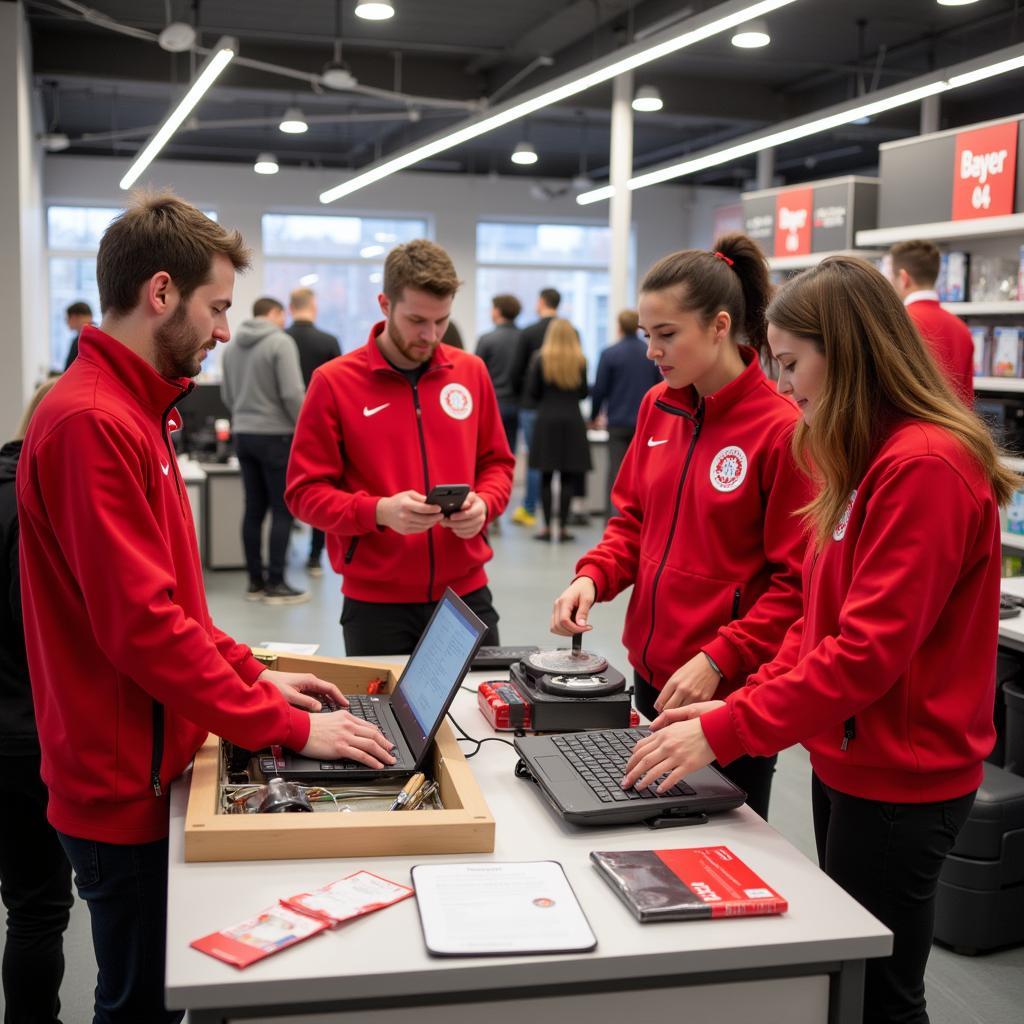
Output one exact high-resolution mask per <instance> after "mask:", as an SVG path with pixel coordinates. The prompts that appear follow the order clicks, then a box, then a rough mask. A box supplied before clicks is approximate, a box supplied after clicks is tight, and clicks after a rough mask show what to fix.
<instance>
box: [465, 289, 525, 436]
mask: <svg viewBox="0 0 1024 1024" xmlns="http://www.w3.org/2000/svg"><path fill="white" fill-rule="evenodd" d="M522 308H523V307H522V305H521V304H520V302H519V300H518V299H517V298H516V297H515V296H514V295H495V296H494V298H493V299H491V323H493V324H494V330H492V331H488V332H487V333H486V334H482V335H481V336H480V340H479V341H478V342H477V343H476V354H477V355H478V356H479V357H480V358H481V359H482V360H483V361H484V366H486V367H487V372H488V374H490V377H491V383H492V384H493V385H494V394H495V395H496V396H497V399H498V411H499V412H500V413H501V425H502V426H503V427H504V428H505V438H506V439H507V440H508V446H509V449H510V450H511V451H512V452H515V448H516V434H517V433H518V432H519V390H520V389H519V388H517V387H516V384H515V381H514V379H513V373H514V371H515V369H516V360H517V359H518V357H519V328H518V327H516V318H517V317H518V316H519V314H520V312H521V311H522Z"/></svg>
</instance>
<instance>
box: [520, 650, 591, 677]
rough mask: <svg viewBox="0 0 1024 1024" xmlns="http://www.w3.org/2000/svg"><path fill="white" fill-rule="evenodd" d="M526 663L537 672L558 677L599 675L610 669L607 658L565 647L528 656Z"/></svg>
mask: <svg viewBox="0 0 1024 1024" xmlns="http://www.w3.org/2000/svg"><path fill="white" fill-rule="evenodd" d="M526 663H527V665H529V666H530V668H532V669H534V670H535V671H537V672H547V673H550V674H551V675H557V676H592V675H598V674H599V673H601V672H603V671H604V670H605V669H606V668H607V667H608V660H607V658H602V657H601V655H599V654H591V653H590V652H589V651H579V652H578V653H576V652H573V651H571V650H568V649H566V648H564V647H563V648H559V649H558V650H554V651H536V652H534V653H533V654H530V655H528V656H527V658H526Z"/></svg>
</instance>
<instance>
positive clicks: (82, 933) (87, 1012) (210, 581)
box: [62, 518, 1024, 1024]
mask: <svg viewBox="0 0 1024 1024" xmlns="http://www.w3.org/2000/svg"><path fill="white" fill-rule="evenodd" d="M530 532H531V531H528V530H524V529H523V528H521V527H516V526H512V525H510V524H508V522H507V518H506V525H505V527H504V532H503V533H502V534H501V535H500V536H498V537H496V538H495V539H494V549H495V558H494V561H493V562H492V563H491V568H490V576H491V587H492V590H493V591H494V596H495V602H496V604H497V607H498V610H499V611H500V613H501V616H502V621H501V632H502V639H503V640H504V641H505V642H506V643H544V642H545V640H544V638H545V636H546V635H547V626H548V617H549V613H550V607H551V601H552V600H553V598H554V597H555V596H556V595H557V593H558V592H559V591H560V590H561V589H562V587H564V586H565V584H566V582H567V581H568V580H569V579H571V577H572V570H573V566H574V564H575V561H576V559H577V558H578V556H579V554H580V553H581V552H582V551H584V550H585V549H586V547H588V546H589V545H590V544H591V543H593V542H594V541H596V540H597V538H598V536H599V533H598V530H597V528H596V526H595V527H592V528H590V529H580V530H578V531H577V533H578V540H577V541H576V542H575V543H573V544H568V545H558V546H552V545H547V544H544V545H542V544H540V543H537V542H536V541H533V540H532V539H530ZM305 545H306V540H305V537H301V538H297V540H296V542H295V543H293V545H292V548H293V550H292V559H291V561H292V563H293V565H294V566H295V568H294V569H293V570H292V571H291V573H290V578H291V582H292V583H293V584H295V585H299V586H304V587H305V586H308V587H309V589H310V591H311V593H312V598H313V599H312V601H311V602H310V603H309V604H305V605H298V606H294V607H290V608H271V607H267V606H265V605H260V604H251V603H247V602H246V601H243V600H242V596H241V595H242V589H243V586H244V576H243V574H242V573H240V572H217V573H208V574H207V588H208V593H209V603H210V609H211V611H212V613H213V618H214V620H215V621H216V622H217V624H218V625H219V626H220V627H221V628H222V629H225V630H226V631H227V632H229V633H231V634H232V635H234V636H236V637H237V638H238V639H239V640H243V641H245V642H247V643H250V644H253V645H255V644H257V643H259V642H261V641H273V640H278V641H281V640H286V641H292V642H315V643H319V644H320V645H321V646H320V650H321V653H323V654H328V655H343V654H344V645H343V643H342V639H341V628H340V627H339V625H338V615H339V613H340V608H341V598H340V596H339V589H338V582H339V581H338V578H337V577H336V576H335V575H333V574H332V573H331V572H330V570H329V569H328V570H327V572H326V574H325V575H324V576H323V577H322V578H321V579H315V580H307V579H306V578H305V573H304V571H303V570H302V568H301V565H302V562H303V560H304V559H303V555H304V554H305V550H306V548H305ZM625 609H626V596H625V595H623V596H621V597H619V598H618V599H617V600H616V601H614V602H612V603H611V604H610V605H607V606H600V607H599V609H598V610H597V611H596V613H594V614H593V615H592V617H591V621H592V623H593V625H594V627H595V628H594V632H593V633H592V634H591V635H590V637H589V638H588V646H589V647H590V648H592V649H593V650H598V651H600V652H601V653H603V654H604V655H605V656H607V657H608V659H609V660H610V661H611V662H612V663H613V664H615V665H617V666H619V667H621V668H622V669H623V670H625V669H626V667H627V665H626V659H625V654H624V651H623V649H622V646H621V643H620V640H619V637H620V635H621V632H622V619H623V615H624V613H625ZM809 780H810V770H809V767H808V763H807V757H806V755H805V754H804V752H803V750H802V749H800V748H796V749H792V750H789V751H786V752H785V753H783V755H782V757H781V758H780V762H779V770H778V773H777V775H776V778H775V786H774V790H773V794H772V813H771V823H772V824H773V825H774V826H775V828H777V829H778V830H779V831H780V832H781V833H782V834H783V835H785V836H786V837H787V838H788V839H789V840H790V841H791V842H792V843H793V844H794V845H795V846H796V847H797V848H798V849H800V850H801V851H802V852H803V853H804V855H805V856H807V857H810V858H812V859H813V858H814V840H813V835H812V831H811V820H810V809H809V791H810V781H809ZM66 952H67V962H68V967H67V976H66V979H65V983H64V988H63V992H62V996H63V1002H64V1008H65V1012H64V1016H63V1020H64V1024H87V1022H88V1021H90V1020H91V1019H92V1018H91V1005H92V987H93V984H94V980H95V969H96V968H95V961H94V960H93V957H92V950H91V946H90V941H89V926H88V914H87V912H86V911H85V909H84V907H83V905H81V904H77V905H76V907H75V910H74V912H73V913H72V919H71V927H70V929H69V932H68V935H67V938H66ZM928 1003H929V1011H930V1015H931V1019H932V1022H933V1024H1013V1022H1019V1021H1021V1019H1022V1013H1021V1009H1020V1007H1021V1006H1022V1005H1024V947H1021V948H1018V949H1015V950H1009V951H1006V952H1000V953H995V954H990V955H988V956H984V957H977V958H967V957H960V956H956V955H955V954H953V953H951V952H949V951H947V950H944V949H941V948H938V947H936V948H935V949H933V951H932V956H931V960H930V962H929V966H928ZM1015 1006H1016V1007H1017V1009H1016V1010H1014V1009H1013V1007H1015Z"/></svg>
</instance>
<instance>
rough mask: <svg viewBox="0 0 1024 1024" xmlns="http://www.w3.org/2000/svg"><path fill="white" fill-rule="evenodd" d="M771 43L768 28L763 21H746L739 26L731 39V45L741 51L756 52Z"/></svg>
mask: <svg viewBox="0 0 1024 1024" xmlns="http://www.w3.org/2000/svg"><path fill="white" fill-rule="evenodd" d="M771 41H772V37H771V36H770V35H769V34H768V26H767V25H766V24H765V23H764V22H763V21H760V20H759V21H748V22H747V23H746V25H741V26H740V27H739V28H738V29H737V30H736V32H735V34H734V35H733V37H732V45H733V46H738V47H739V48H740V49H741V50H756V49H758V48H759V47H761V46H767V45H768V44H769V43H770V42H771Z"/></svg>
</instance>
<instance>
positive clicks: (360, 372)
mask: <svg viewBox="0 0 1024 1024" xmlns="http://www.w3.org/2000/svg"><path fill="white" fill-rule="evenodd" d="M383 329H384V322H383V321H382V322H381V323H379V324H377V325H376V326H375V327H374V328H373V330H372V331H371V332H370V338H369V340H368V341H367V343H366V344H365V345H363V347H362V348H358V349H356V350H355V351H354V352H350V353H348V355H345V356H341V357H340V358H338V359H332V360H331V361H330V362H329V363H325V364H324V365H323V366H321V367H320V368H319V369H317V370H316V371H315V372H314V374H313V379H312V380H311V381H310V384H309V390H308V391H307V392H306V400H305V402H304V403H303V406H302V412H301V413H300V414H299V422H298V423H297V424H296V426H295V437H294V439H293V441H292V453H291V458H290V460H289V463H288V487H287V490H286V491H285V499H286V501H287V502H288V507H289V508H290V509H291V510H292V512H293V513H294V515H295V516H296V517H297V518H299V519H301V520H302V521H303V522H305V523H309V524H310V526H315V527H316V528H317V529H318V530H323V531H324V532H325V533H326V534H327V551H328V554H329V555H330V559H331V565H332V566H333V567H334V569H335V571H336V572H338V573H340V574H341V575H342V583H341V591H342V593H343V594H345V595H347V596H348V597H352V598H355V599H356V600H358V601H379V602H394V603H404V602H413V601H423V602H425V601H437V600H439V599H440V597H441V595H442V594H443V593H444V589H445V587H451V588H452V589H453V590H454V591H455V592H456V593H457V594H459V595H460V596H461V595H463V594H469V593H471V592H472V591H474V590H477V589H479V588H480V587H482V586H484V585H485V584H486V583H487V574H486V573H485V572H484V563H485V562H487V561H489V560H490V558H491V554H492V552H491V548H490V545H489V544H488V543H487V538H486V535H485V533H484V532H481V533H479V534H477V535H476V536H475V537H471V538H470V539H469V540H460V539H459V538H458V537H456V536H455V534H454V533H452V531H451V530H448V529H445V528H444V527H441V526H435V527H434V528H433V529H432V530H428V531H427V532H426V533H419V534H413V535H410V536H402V535H401V534H398V533H395V532H394V531H393V530H388V529H385V528H383V527H378V526H377V520H376V514H377V502H378V501H380V499H381V498H384V497H388V496H390V495H392V494H396V493H397V492H399V491H405V490H419V491H422V492H423V493H424V494H426V493H428V492H429V490H430V488H431V487H432V486H433V485H434V484H469V486H470V487H471V488H472V489H473V490H474V491H476V493H477V494H479V495H480V497H481V498H483V500H484V501H485V502H486V503H487V518H488V521H490V520H492V519H494V518H495V517H496V516H500V515H501V513H502V512H503V511H504V510H505V506H506V505H507V504H508V499H509V495H510V494H511V491H512V470H513V468H514V466H515V460H514V459H513V458H512V453H511V452H510V451H509V447H508V441H507V440H506V439H505V431H504V428H503V427H502V425H501V416H500V414H499V412H498V400H497V399H496V398H495V397H494V387H493V385H492V384H491V378H490V377H489V376H488V374H487V368H486V367H485V366H484V364H483V362H482V361H481V360H480V359H478V358H477V357H476V356H474V355H471V354H470V353H468V352H463V351H461V350H460V349H453V348H450V347H449V346H447V345H438V347H437V349H436V351H435V352H434V355H433V356H432V357H431V360H430V364H429V367H428V369H427V370H426V372H425V373H424V374H423V376H422V377H420V379H419V381H418V382H417V384H416V386H415V387H413V386H412V385H411V384H410V382H409V380H408V378H407V377H405V376H404V375H403V374H401V373H399V372H398V371H397V370H396V369H394V368H393V367H392V366H391V365H390V363H388V361H387V360H386V359H385V358H384V356H382V355H381V352H380V349H379V348H378V347H377V336H378V335H379V334H380V333H381V331H382V330H383Z"/></svg>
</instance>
